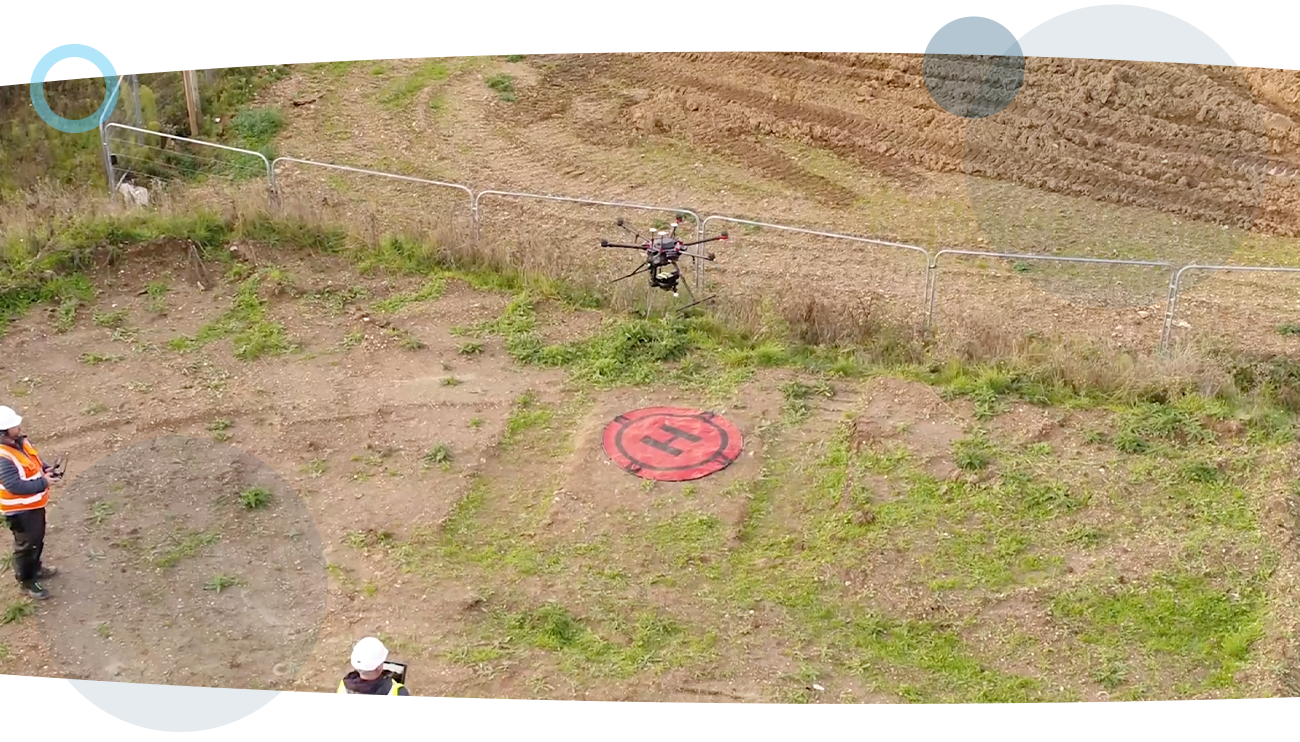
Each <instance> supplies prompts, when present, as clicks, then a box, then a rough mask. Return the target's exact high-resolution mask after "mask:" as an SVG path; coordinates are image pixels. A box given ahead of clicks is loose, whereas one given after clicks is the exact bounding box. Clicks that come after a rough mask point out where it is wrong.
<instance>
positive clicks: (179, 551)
mask: <svg viewBox="0 0 1300 742" xmlns="http://www.w3.org/2000/svg"><path fill="white" fill-rule="evenodd" d="M220 538H221V535H220V534H217V533H211V532H208V531H184V532H181V533H178V534H174V535H172V536H171V537H170V538H168V539H167V542H166V543H164V544H162V545H160V546H158V547H157V548H155V549H154V550H153V552H152V559H151V561H152V562H153V564H154V566H156V567H158V568H159V569H169V568H171V567H174V566H176V565H177V564H180V563H181V562H182V561H183V560H185V559H188V558H189V557H192V556H194V555H196V554H198V553H199V552H200V551H202V550H203V548H204V547H207V546H211V545H212V544H215V543H216V542H217V541H218V540H220Z"/></svg>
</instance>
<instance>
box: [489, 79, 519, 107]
mask: <svg viewBox="0 0 1300 742" xmlns="http://www.w3.org/2000/svg"><path fill="white" fill-rule="evenodd" d="M487 86H488V87H489V88H492V89H493V90H495V91H496V93H497V97H498V98H500V99H501V100H503V101H505V102H507V103H514V102H515V101H517V100H519V96H517V95H516V94H515V80H514V78H513V77H511V76H510V75H506V74H498V75H492V76H491V77H489V78H488V79H487Z"/></svg>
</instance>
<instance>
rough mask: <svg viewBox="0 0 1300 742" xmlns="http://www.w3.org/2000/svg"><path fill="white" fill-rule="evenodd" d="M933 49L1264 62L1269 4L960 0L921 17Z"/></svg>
mask: <svg viewBox="0 0 1300 742" xmlns="http://www.w3.org/2000/svg"><path fill="white" fill-rule="evenodd" d="M920 51H922V52H923V53H931V55H1000V56H1013V57H1075V58H1095V60H1136V61H1152V62H1184V64H1203V65H1229V66H1251V68H1266V66H1269V4H1268V3H962V14H961V16H922V17H920Z"/></svg>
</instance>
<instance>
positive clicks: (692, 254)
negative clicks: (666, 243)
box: [678, 250, 717, 260]
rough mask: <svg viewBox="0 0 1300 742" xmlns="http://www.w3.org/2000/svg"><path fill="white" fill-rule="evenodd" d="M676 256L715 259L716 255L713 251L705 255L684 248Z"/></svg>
mask: <svg viewBox="0 0 1300 742" xmlns="http://www.w3.org/2000/svg"><path fill="white" fill-rule="evenodd" d="M678 257H683V258H695V259H696V260H717V257H715V256H714V254H713V253H709V254H707V255H705V254H702V253H697V252H688V251H686V250H682V251H681V252H680V253H678Z"/></svg>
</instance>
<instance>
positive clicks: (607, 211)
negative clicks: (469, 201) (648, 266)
mask: <svg viewBox="0 0 1300 742" xmlns="http://www.w3.org/2000/svg"><path fill="white" fill-rule="evenodd" d="M475 202H476V206H475V214H476V218H477V224H478V240H477V244H478V246H479V249H480V251H482V253H483V254H484V255H486V256H489V257H490V258H491V259H492V260H494V261H495V262H496V263H497V264H499V265H505V266H508V267H510V268H513V269H516V270H522V271H526V272H529V273H535V274H538V275H545V276H548V277H551V278H556V279H562V280H566V281H571V282H574V283H576V284H578V285H580V286H584V287H587V288H589V289H591V290H594V291H598V292H600V293H601V294H602V295H604V296H607V297H609V298H611V299H612V300H614V301H615V302H616V305H618V306H635V305H638V304H640V305H644V303H645V300H646V297H648V296H650V294H648V293H647V292H649V291H650V290H651V289H650V287H649V286H648V285H647V283H648V281H649V279H648V278H647V277H646V275H645V274H644V273H640V274H638V275H636V276H633V277H632V278H628V279H625V280H622V281H618V282H617V283H616V284H612V283H611V282H612V281H614V279H616V278H619V277H620V276H624V275H626V274H629V273H631V272H632V271H633V270H635V269H636V268H637V266H638V265H639V264H640V263H641V262H642V260H643V259H644V254H643V253H640V252H637V251H635V250H622V249H617V248H602V247H601V246H600V241H601V240H602V239H607V240H609V241H610V242H615V243H621V244H639V243H640V242H641V241H640V240H637V239H636V237H635V236H633V235H632V234H630V233H629V232H627V231H625V230H624V229H623V228H620V227H619V226H617V224H616V220H617V219H619V218H622V219H624V220H625V222H626V227H627V229H629V230H633V231H635V232H637V233H638V234H640V235H641V237H643V238H645V239H649V238H650V234H649V231H650V230H651V229H668V228H671V225H672V223H673V221H674V220H675V219H676V218H677V217H678V216H680V217H682V219H683V221H682V225H681V226H680V227H679V228H678V230H677V234H678V236H679V237H681V238H682V239H683V240H684V241H690V240H691V239H693V238H694V237H695V236H696V235H697V234H698V232H699V229H700V225H701V222H700V218H699V216H698V215H697V214H696V213H695V212H694V211H692V210H690V209H684V208H677V207H671V206H655V205H652V204H638V203H620V202H616V201H599V200H595V199H586V198H574V197H570V196H550V195H541V194H535V193H514V192H510V191H482V192H480V193H479V194H478V195H477V196H476V197H475ZM692 262H697V261H693V260H690V259H685V260H684V261H683V264H682V266H681V268H682V272H683V278H685V279H687V280H689V277H690V275H691V273H690V271H691V270H692V267H691V266H690V265H688V264H689V263H692Z"/></svg>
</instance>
